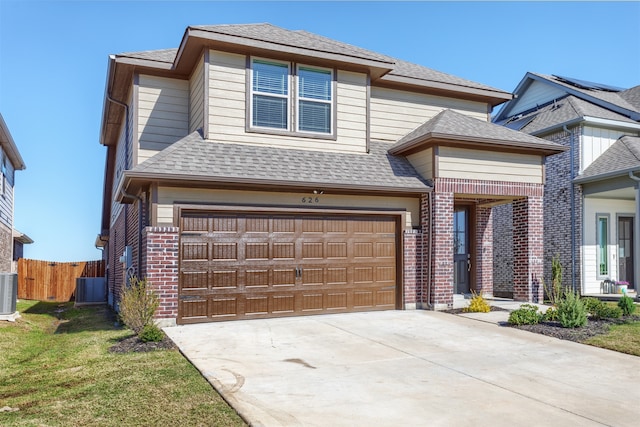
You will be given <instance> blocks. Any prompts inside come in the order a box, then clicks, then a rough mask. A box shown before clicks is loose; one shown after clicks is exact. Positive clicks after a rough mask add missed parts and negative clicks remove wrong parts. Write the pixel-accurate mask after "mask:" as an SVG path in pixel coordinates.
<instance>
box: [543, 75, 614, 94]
mask: <svg viewBox="0 0 640 427" xmlns="http://www.w3.org/2000/svg"><path fill="white" fill-rule="evenodd" d="M553 77H555V78H557V79H558V80H560V81H562V82H565V83H568V84H570V85H572V86H576V87H579V88H581V89H588V90H605V91H607V92H620V91H623V90H625V89H624V88H621V87H617V86H611V85H605V84H602V83H594V82H590V81H587V80H580V79H574V78H573V77H562V76H558V75H555V74H553Z"/></svg>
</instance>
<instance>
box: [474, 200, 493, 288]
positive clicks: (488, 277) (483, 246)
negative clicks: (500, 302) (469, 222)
mask: <svg viewBox="0 0 640 427" xmlns="http://www.w3.org/2000/svg"><path fill="white" fill-rule="evenodd" d="M492 212H493V209H491V208H481V207H478V208H476V260H475V262H476V292H477V293H478V294H480V295H487V296H492V295H493V219H492V215H491V213H492Z"/></svg>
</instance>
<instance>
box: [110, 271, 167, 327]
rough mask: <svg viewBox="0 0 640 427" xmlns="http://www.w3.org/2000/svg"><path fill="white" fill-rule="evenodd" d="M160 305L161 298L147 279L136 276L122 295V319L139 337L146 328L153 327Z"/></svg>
mask: <svg viewBox="0 0 640 427" xmlns="http://www.w3.org/2000/svg"><path fill="white" fill-rule="evenodd" d="M159 305H160V298H159V297H158V295H157V294H156V293H155V292H154V291H153V289H151V288H150V286H149V284H148V283H147V279H142V280H141V279H138V278H137V277H135V276H134V277H132V278H131V280H130V283H129V286H126V287H125V288H124V289H123V290H122V293H121V294H120V319H122V322H123V323H124V324H125V325H127V326H128V327H129V328H131V329H132V330H133V332H135V333H136V335H138V336H139V335H140V333H141V332H142V331H143V329H144V328H145V326H149V325H153V315H154V313H155V312H156V309H157V308H158V306H159Z"/></svg>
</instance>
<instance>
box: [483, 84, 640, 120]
mask: <svg viewBox="0 0 640 427" xmlns="http://www.w3.org/2000/svg"><path fill="white" fill-rule="evenodd" d="M581 82H582V83H581ZM541 87H546V88H547V89H546V91H547V92H548V93H542V91H541V90H540V88H541ZM532 88H536V89H535V90H536V91H538V99H537V101H538V105H545V104H547V103H548V102H551V101H553V100H554V99H559V98H561V97H564V96H566V95H572V96H574V97H576V98H578V99H581V100H583V101H587V102H590V103H592V104H594V105H597V106H599V107H601V108H605V109H607V110H610V111H612V112H614V113H616V114H620V115H623V116H626V117H628V118H630V119H631V120H634V121H640V109H639V108H638V105H637V104H636V102H637V101H639V99H638V98H639V97H640V95H638V92H636V91H635V90H633V91H631V90H630V91H629V92H627V91H623V90H618V89H617V88H613V87H611V86H607V85H601V84H597V83H591V82H583V81H581V80H577V79H570V78H567V77H559V76H554V75H551V76H549V75H544V74H537V73H531V72H528V73H527V74H526V75H525V77H524V78H523V79H522V80H521V81H520V83H519V84H518V86H517V87H516V90H515V92H514V93H515V96H516V97H515V99H513V100H511V101H508V102H507V103H506V104H504V105H503V106H502V108H501V110H500V111H499V113H498V114H497V115H496V117H495V120H494V121H496V122H500V121H504V120H506V119H508V118H509V117H511V116H513V115H515V114H528V113H529V112H530V110H526V109H525V108H523V107H527V108H531V107H534V105H528V104H527V105H525V106H523V104H522V102H523V100H526V99H527V93H528V91H530V90H531V89H532ZM632 89H635V88H632ZM535 107H536V108H537V105H536V106H535Z"/></svg>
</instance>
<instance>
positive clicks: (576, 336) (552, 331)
mask: <svg viewBox="0 0 640 427" xmlns="http://www.w3.org/2000/svg"><path fill="white" fill-rule="evenodd" d="M631 322H640V316H626V317H623V318H620V319H598V320H594V319H589V321H588V322H587V324H586V325H584V326H581V327H579V328H564V327H562V325H560V322H553V321H542V322H540V323H538V324H537V325H520V326H515V325H506V326H510V327H513V328H517V329H522V330H525V331H529V332H535V333H537V334H542V335H546V336H550V337H554V338H559V339H562V340H568V341H575V342H579V343H583V342H585V341H587V340H589V339H590V338H592V337H595V336H598V335H604V334H607V333H608V332H609V330H610V328H611V326H613V325H624V324H628V323H631Z"/></svg>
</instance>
